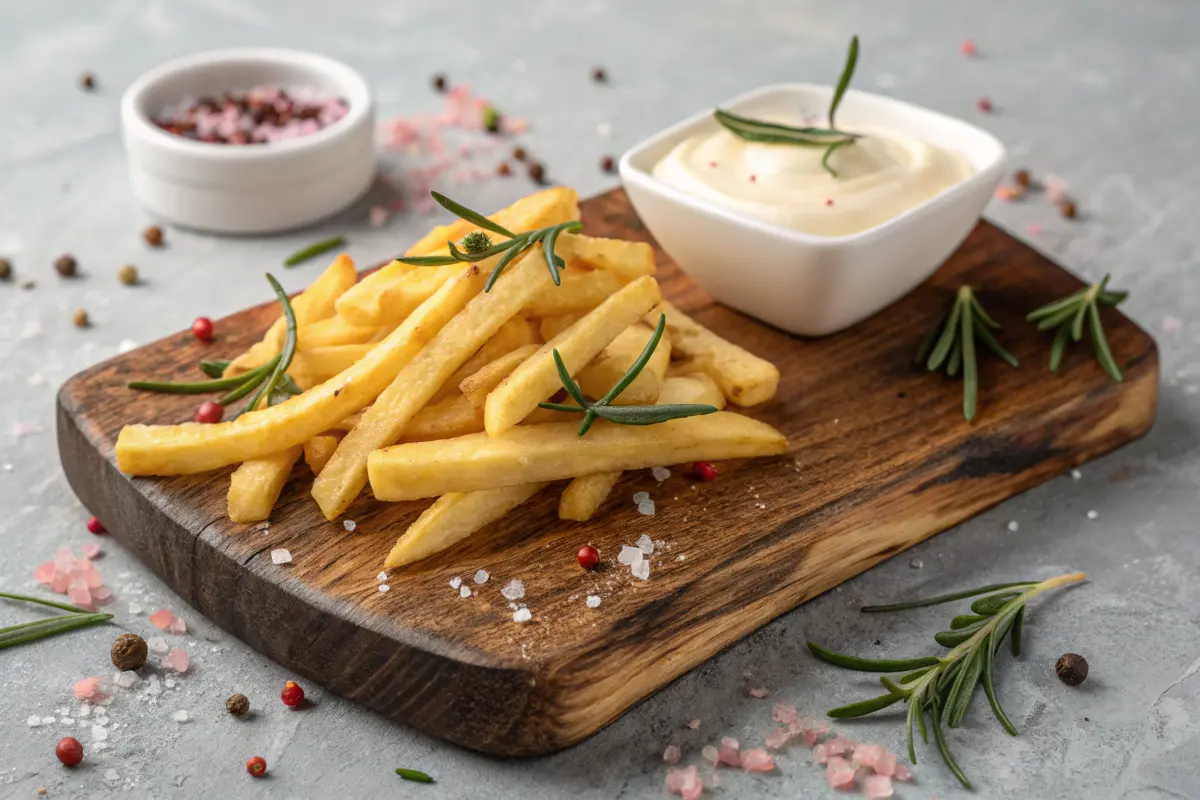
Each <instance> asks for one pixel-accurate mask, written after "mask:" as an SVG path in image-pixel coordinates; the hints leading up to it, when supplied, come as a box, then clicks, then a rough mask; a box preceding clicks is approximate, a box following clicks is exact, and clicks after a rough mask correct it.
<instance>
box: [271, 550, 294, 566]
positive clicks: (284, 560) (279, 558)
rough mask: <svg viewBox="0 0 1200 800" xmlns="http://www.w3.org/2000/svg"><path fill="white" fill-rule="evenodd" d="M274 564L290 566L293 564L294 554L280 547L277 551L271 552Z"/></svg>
mask: <svg viewBox="0 0 1200 800" xmlns="http://www.w3.org/2000/svg"><path fill="white" fill-rule="evenodd" d="M271 563H272V564H290V563H292V553H291V551H290V550H288V549H287V548H286V547H280V548H279V549H277V550H272V551H271Z"/></svg>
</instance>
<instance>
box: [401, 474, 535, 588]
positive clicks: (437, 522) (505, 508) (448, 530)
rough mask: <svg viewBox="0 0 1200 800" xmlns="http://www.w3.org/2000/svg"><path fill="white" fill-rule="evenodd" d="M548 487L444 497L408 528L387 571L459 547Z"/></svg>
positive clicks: (514, 488) (487, 490)
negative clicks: (456, 545) (454, 546)
mask: <svg viewBox="0 0 1200 800" xmlns="http://www.w3.org/2000/svg"><path fill="white" fill-rule="evenodd" d="M545 485H546V484H544V483H529V484H523V485H521V486H507V487H505V488H503V489H486V490H484V491H481V492H469V493H466V494H464V493H462V492H452V493H450V494H444V495H442V496H441V497H439V498H438V499H437V502H435V503H434V504H433V505H431V506H430V507H429V508H427V509H425V511H424V512H423V513H422V514H421V516H419V517H417V521H416V522H414V523H413V524H412V525H410V526H408V530H407V531H405V532H404V535H403V536H401V537H400V539H399V540H397V542H396V546H395V547H393V548H392V552H390V553H388V557H387V561H386V562H385V563H384V567H386V568H388V569H391V568H392V567H402V566H404V565H405V564H411V563H413V562H414V561H420V560H421V559H422V558H426V557H428V556H431V555H433V554H434V553H437V552H439V551H441V550H445V549H446V548H448V547H451V546H453V545H454V544H457V543H458V542H460V541H462V540H463V539H465V538H467V537H468V536H470V535H471V534H472V533H474V532H475V531H477V530H479V529H480V528H482V527H484V526H485V525H489V524H491V523H493V522H495V521H496V520H498V519H500V518H501V517H503V516H504V515H505V514H507V513H508V512H509V511H511V510H513V509H514V508H516V507H517V506H519V505H521V503H524V502H525V501H526V500H528V499H529V498H530V497H532V496H533V495H535V494H537V492H538V491H539V490H540V489H541V488H542V487H543V486H545Z"/></svg>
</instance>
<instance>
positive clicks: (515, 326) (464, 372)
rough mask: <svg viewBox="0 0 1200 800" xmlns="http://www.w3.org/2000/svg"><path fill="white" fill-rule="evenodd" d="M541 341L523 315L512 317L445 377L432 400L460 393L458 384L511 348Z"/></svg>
mask: <svg viewBox="0 0 1200 800" xmlns="http://www.w3.org/2000/svg"><path fill="white" fill-rule="evenodd" d="M541 343H542V340H541V338H540V337H539V336H538V332H537V326H536V325H534V324H533V322H532V321H531V320H529V319H527V318H525V317H519V316H518V317H513V318H512V319H510V320H509V321H508V322H506V323H504V324H503V325H501V326H500V330H498V331H496V335H495V336H493V337H492V338H490V339H488V340H487V341H486V342H484V343H483V346H482V347H480V348H479V349H478V350H476V351H475V355H473V356H471V357H470V358H468V359H467V363H465V364H463V365H462V366H461V367H459V368H458V369H457V370H455V372H454V374H453V375H451V376H450V377H449V378H447V379H446V382H445V383H443V384H442V385H441V387H439V388H438V390H437V394H435V395H434V396H433V402H437V401H438V400H444V399H445V398H447V397H452V396H454V395H456V394H460V393H461V392H460V390H459V385H460V384H461V383H462V382H463V381H465V380H466V379H467V378H469V377H471V376H472V375H474V374H475V373H476V372H478V371H479V370H481V369H483V368H484V367H486V366H487V365H488V364H490V363H492V362H493V361H495V360H496V359H497V358H500V357H501V356H503V355H505V354H506V353H511V352H512V351H513V350H517V349H520V348H523V347H525V346H527V345H531V344H541Z"/></svg>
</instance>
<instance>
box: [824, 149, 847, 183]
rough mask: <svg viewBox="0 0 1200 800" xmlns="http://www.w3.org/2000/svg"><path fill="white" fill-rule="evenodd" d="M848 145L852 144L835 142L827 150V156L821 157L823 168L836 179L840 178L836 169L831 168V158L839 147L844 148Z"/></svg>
mask: <svg viewBox="0 0 1200 800" xmlns="http://www.w3.org/2000/svg"><path fill="white" fill-rule="evenodd" d="M848 144H851V142H834V143H833V144H831V145H829V147H828V148H826V150H825V155H824V156H822V157H821V167H822V168H823V169H824V170H825V171H826V172H828V173H829V174H830V176H832V177H834V178H836V177H837V176H838V173H837V170H836V169H834V168H833V167H832V166H830V164H829V158H830V156H832V155H833V154H834V152H835V151H837V149H838V148H839V147H843V146H845V145H848Z"/></svg>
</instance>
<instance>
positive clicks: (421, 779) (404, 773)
mask: <svg viewBox="0 0 1200 800" xmlns="http://www.w3.org/2000/svg"><path fill="white" fill-rule="evenodd" d="M396 774H397V775H399V776H400V777H401V778H404V780H406V781H412V782H414V783H433V778H432V777H431V776H429V775H426V774H425V773H424V772H421V770H419V769H407V768H405V767H396Z"/></svg>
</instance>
